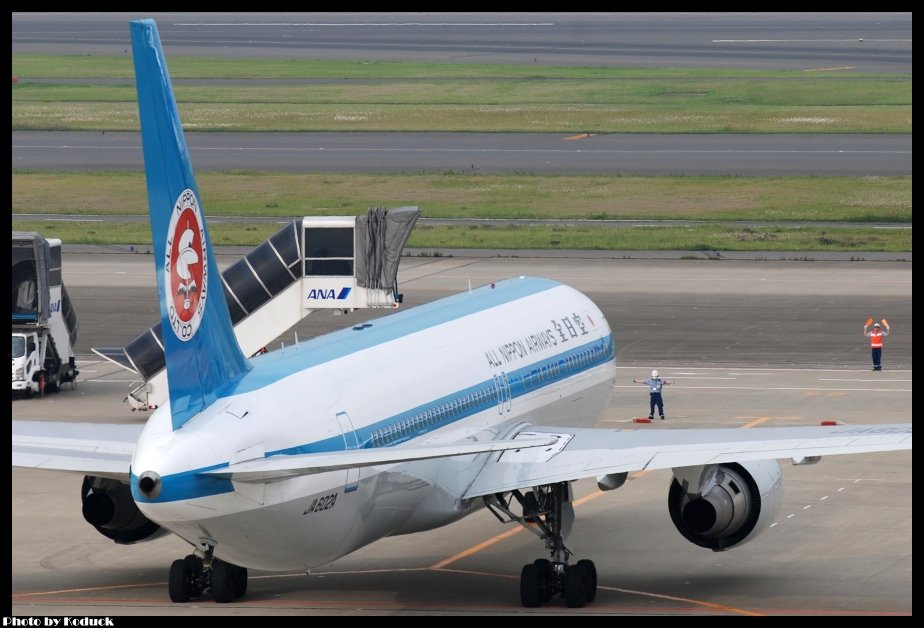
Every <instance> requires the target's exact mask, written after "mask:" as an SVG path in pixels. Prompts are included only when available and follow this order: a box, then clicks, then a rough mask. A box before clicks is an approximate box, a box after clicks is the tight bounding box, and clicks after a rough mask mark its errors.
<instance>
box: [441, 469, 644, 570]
mask: <svg viewBox="0 0 924 628" xmlns="http://www.w3.org/2000/svg"><path fill="white" fill-rule="evenodd" d="M648 473H649V471H639V472H637V473H633V474H632V475H630V476H629V479H630V480H637V479H638V478H641V477H645V476H646V475H648ZM605 494H606V493H604V492H603V491H597V492H596V493H590V494H589V495H585V496H584V497H581V498H580V499H576V500H574V502H573V504H572V505H573V506H574V507H578V506H581V505H583V504H586V503H587V502H589V501H593V500H595V499H597V498H599V497H603V495H605ZM525 529H526V528H524V527H523V526H518V527H516V528H513V529H511V530H507V531H505V532H501V533H500V534H497V535H495V536H492V537H491V538H490V539H487V540H486V541H482V542H481V543H477V544H475V545H472V546H471V547H468V548H466V549H464V550H462V551H461V552H458V553H457V554H453V555H452V556H450V557H449V558H444V559H443V560H441V561H440V562H438V563H435V564H433V565H431V566H430V569H443V568H444V567H446V566H447V565H451V564H452V563H454V562H457V561H460V560H462V559H463V558H467V557H469V556H471V555H472V554H477V553H478V552H480V551H481V550H483V549H486V548H488V547H491V546H492V545H496V544H497V543H500V542H501V541H504V540H506V539H509V538H510V537H512V536H515V535H517V534H519V533H520V532H523V530H525Z"/></svg>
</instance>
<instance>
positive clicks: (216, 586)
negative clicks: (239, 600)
mask: <svg viewBox="0 0 924 628" xmlns="http://www.w3.org/2000/svg"><path fill="white" fill-rule="evenodd" d="M237 569H238V568H237V567H236V566H235V565H232V564H231V563H226V562H225V561H223V560H218V559H217V558H216V559H214V560H212V598H213V599H214V600H215V601H216V602H218V603H219V604H227V603H228V602H230V601H232V600H233V599H234V584H235V580H236V575H237V574H236V573H235V571H236V570H237Z"/></svg>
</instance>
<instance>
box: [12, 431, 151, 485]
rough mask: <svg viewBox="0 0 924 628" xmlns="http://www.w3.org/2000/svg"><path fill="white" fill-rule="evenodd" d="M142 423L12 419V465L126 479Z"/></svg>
mask: <svg viewBox="0 0 924 628" xmlns="http://www.w3.org/2000/svg"><path fill="white" fill-rule="evenodd" d="M143 427H144V426H143V425H117V424H111V425H109V424H104V423H62V422H52V421H13V422H12V438H11V441H12V442H11V445H12V447H11V457H12V464H13V466H14V467H26V468H32V469H47V470H53V471H64V472H69V473H81V474H84V475H96V476H99V477H107V478H115V479H119V480H127V479H128V476H129V471H130V468H131V462H132V455H133V454H134V452H135V444H136V443H137V442H138V437H139V436H140V435H141V430H142V429H143Z"/></svg>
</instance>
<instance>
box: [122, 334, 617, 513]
mask: <svg viewBox="0 0 924 628" xmlns="http://www.w3.org/2000/svg"><path fill="white" fill-rule="evenodd" d="M614 357H615V345H614V343H613V337H612V335H609V336H606V337H605V338H600V339H598V340H595V341H592V342H589V343H585V344H583V345H579V346H576V347H573V348H571V349H569V350H567V351H563V352H561V353H559V354H556V355H554V356H551V357H549V358H546V359H544V360H540V361H538V362H535V363H533V364H529V365H527V366H524V367H522V368H520V369H517V370H515V371H511V372H509V373H507V374H506V378H507V381H508V382H509V393H508V395H509V399H510V400H513V399H516V398H517V397H521V396H524V395H527V394H530V393H533V392H536V391H537V390H540V389H542V388H545V387H546V386H550V385H552V384H555V383H557V382H560V381H562V380H564V379H567V378H568V377H571V376H573V375H576V374H578V373H581V372H584V371H587V370H589V369H591V368H594V367H596V366H600V365H601V364H605V363H606V362H608V361H611V360H613V358H614ZM496 383H497V382H496V380H486V381H483V382H481V383H479V384H476V385H474V386H469V387H467V388H464V389H460V390H459V391H456V392H455V393H452V394H450V395H446V396H444V397H440V398H438V399H435V400H433V401H431V402H429V403H426V404H423V405H420V406H417V407H415V408H411V409H409V410H408V411H407V412H403V413H401V414H399V415H395V416H392V417H388V418H387V419H384V420H382V421H377V422H376V423H373V424H371V425H368V426H364V427H362V428H360V429H358V430H356V435H357V437H358V439H359V442H360V446H361V447H366V448H368V447H379V446H392V445H396V444H399V443H402V442H406V441H408V440H411V439H413V438H418V437H420V436H422V435H424V434H426V433H428V432H431V431H434V430H437V429H440V428H442V427H445V426H447V425H450V424H452V423H454V422H456V421H460V420H462V419H465V418H467V417H469V416H472V415H474V414H476V413H478V412H483V411H485V410H491V409H496V408H497V407H498V406H499V405H500V404H503V403H507V400H506V399H504V398H503V397H502V396H490V395H489V396H488V397H485V398H479V399H478V400H477V401H475V402H473V403H472V404H471V405H469V406H467V407H466V406H455V408H454V409H453V410H451V411H447V412H446V413H445V415H444V416H443V417H440V413H439V412H438V409H439V408H445V407H447V405H449V404H453V403H457V402H460V400H462V399H464V398H465V397H466V396H467V395H472V394H475V393H477V392H479V391H481V390H483V389H485V388H488V389H491V390H492V394H494V393H493V391H495V390H496V388H495V384H496ZM428 413H432V414H429V416H431V417H433V420H432V421H429V422H427V421H421V422H415V421H414V420H413V419H414V417H418V416H425V417H426V416H428ZM402 423H404V425H405V426H406V427H403V428H402V427H401V425H402ZM387 430H396V433H397V438H395V439H394V440H389V439H387V438H386V439H383V440H379V441H378V442H376V439H375V438H374V436H375V434H376V433H383V434H387V433H388V432H387ZM398 430H403V431H398ZM343 449H345V446H344V439H343V437H342V436H340V435H337V436H335V437H332V438H327V439H324V440H321V441H316V442H313V443H307V444H305V445H298V446H295V447H287V448H285V449H279V450H275V451H270V452H267V453H266V456H267V457H269V456H274V455H298V454H310V453H320V452H327V451H341V450H343ZM227 466H228V463H222V464H217V465H212V466H210V467H205V468H201V469H195V470H191V471H184V472H182V473H177V474H173V475H169V476H165V477H163V478H161V482H162V484H161V486H162V488H161V492H160V495H158V497H157V498H156V499H149V498H147V497H145V496H144V495H143V494H142V493H141V492H140V491H139V490H138V488H137V484H138V482H137V480H138V478H137V477H136V476H135V475H134V473H133V474H132V477H131V488H132V496H133V497H134V498H135V500H136V501H139V502H171V501H179V500H187V499H196V498H200V497H208V496H209V495H219V494H222V493H229V492H231V491H233V490H234V488H233V486H232V484H231V481H230V480H226V479H221V478H216V477H213V476H207V475H202V473H203V472H204V471H211V470H213V469H219V468H223V467H227Z"/></svg>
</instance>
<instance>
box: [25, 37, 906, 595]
mask: <svg viewBox="0 0 924 628" xmlns="http://www.w3.org/2000/svg"><path fill="white" fill-rule="evenodd" d="M131 37H132V49H133V54H134V65H135V74H136V84H137V91H138V105H139V115H140V121H141V129H142V140H143V151H144V161H145V171H146V177H147V179H146V180H147V190H148V199H149V207H150V220H151V229H152V236H153V242H154V260H155V266H156V275H157V287H158V295H159V301H160V315H161V322H162V325H163V330H164V332H163V345H164V347H163V348H164V351H165V357H166V368H167V380H168V387H169V402H168V403H165V404H163V405H162V406H161V407H160V408H158V409H157V410H156V411H154V412H153V414H152V415H151V416H150V417H149V418H148V420H147V422H146V423H145V424H144V425H143V426H142V425H132V424H126V425H110V424H106V425H103V424H99V425H96V424H86V423H68V422H54V423H42V422H26V421H14V422H13V427H12V432H13V446H12V459H13V465H14V466H21V467H31V468H41V469H54V470H58V471H63V472H71V473H79V474H82V475H84V476H85V477H84V482H83V486H82V490H81V498H82V509H83V515H84V517H85V518H86V520H87V521H88V522H89V523H90V524H91V525H93V526H94V527H95V528H96V529H97V530H98V531H99V532H100V533H102V534H104V535H105V536H107V537H108V538H110V539H112V540H113V541H115V542H116V543H120V544H130V543H137V542H143V541H149V540H152V539H155V538H157V537H158V536H160V535H163V534H166V533H172V534H175V535H177V536H179V537H180V538H182V539H183V540H185V541H187V542H188V543H189V544H190V546H191V551H190V554H189V555H187V556H185V557H178V558H177V559H176V560H174V561H173V562H172V564H171V565H170V569H169V578H168V593H169V597H170V599H171V600H172V601H173V602H176V603H184V602H188V601H189V600H190V599H192V598H197V597H200V596H202V595H203V594H205V593H207V592H209V593H210V594H211V596H212V598H213V599H214V600H215V601H216V602H220V603H227V602H232V601H233V600H235V599H238V598H241V597H242V596H244V595H245V594H246V591H247V573H248V572H247V570H248V569H261V570H268V571H282V570H303V571H307V570H309V569H311V568H312V567H315V566H318V565H321V564H325V563H329V562H331V561H333V560H335V559H337V558H339V557H342V556H345V555H347V554H349V553H350V552H353V551H355V550H357V549H359V548H361V547H363V546H366V545H368V544H370V543H372V542H373V541H376V540H379V539H382V538H386V537H389V536H394V535H403V534H410V533H414V532H419V531H424V530H431V529H434V528H438V527H441V526H445V525H448V524H450V523H453V522H455V521H458V520H459V519H461V518H463V517H466V516H467V515H470V514H471V513H473V512H476V511H479V510H480V509H482V508H487V509H489V510H490V511H492V512H493V513H494V514H496V515H497V516H498V518H499V519H501V521H502V522H505V523H510V522H516V523H519V524H521V525H524V526H527V527H529V528H530V529H531V530H532V531H534V532H535V533H536V534H537V536H539V537H540V539H541V540H542V541H543V543H544V545H545V550H546V555H547V556H548V558H539V559H537V560H536V561H534V562H532V563H528V564H526V565H525V566H523V568H522V570H521V576H520V585H519V594H520V601H521V603H522V605H523V606H526V607H536V606H540V605H541V604H543V603H545V602H548V601H549V600H551V599H552V598H553V597H556V596H560V597H562V598H564V601H565V603H566V604H567V606H568V607H582V606H584V605H585V604H587V603H589V602H592V601H593V600H594V599H595V597H596V591H597V572H596V567H595V565H594V563H593V561H592V560H590V559H588V558H583V559H581V560H577V561H575V560H574V558H575V557H574V556H573V553H572V552H571V551H570V550H569V549H568V547H567V545H566V540H567V536H568V533H569V531H570V529H571V527H572V524H573V523H574V518H575V517H574V508H573V506H572V488H571V487H572V482H574V481H576V480H580V479H584V478H596V480H597V484H598V487H599V488H600V489H601V490H613V489H616V488H619V487H620V486H621V485H622V484H623V483H624V482H625V481H626V478H627V475H628V473H630V472H635V471H641V470H645V469H647V470H652V469H667V468H670V469H672V470H673V479H672V481H671V484H670V488H669V491H668V496H667V498H668V510H669V514H670V517H671V519H672V521H673V523H674V525H675V527H676V528H677V530H678V532H679V533H680V534H681V535H683V536H684V537H685V538H686V539H687V540H688V541H690V542H691V543H694V544H695V545H698V546H701V547H703V548H708V549H711V550H713V551H725V550H729V549H732V548H734V547H737V546H740V545H742V544H744V543H746V542H748V541H750V540H752V539H754V538H755V537H756V536H757V535H759V534H760V533H761V532H762V531H763V530H764V529H766V528H767V527H768V526H769V525H770V523H771V522H772V521H773V520H774V518H775V516H776V515H777V513H778V511H779V508H780V505H781V502H782V472H781V469H780V465H779V463H778V462H777V460H778V459H785V458H790V459H792V462H793V463H794V464H811V463H814V462H817V461H818V459H819V457H821V456H824V455H834V454H850V453H865V452H877V451H890V450H904V449H911V444H912V433H911V425H910V424H891V425H834V426H825V427H823V426H803V427H779V428H755V429H751V430H747V431H742V430H736V429H662V430H655V431H645V430H618V429H596V428H594V427H593V426H594V425H595V423H596V421H597V419H598V418H599V417H600V416H601V415H602V413H603V411H604V409H605V408H606V406H607V404H608V402H609V399H610V396H611V394H612V392H613V389H614V383H615V381H616V366H615V357H616V344H615V339H614V336H613V333H612V331H611V329H610V327H609V324H608V323H607V321H606V319H605V318H604V316H603V314H602V313H601V311H600V309H599V308H598V307H597V306H596V305H595V304H594V303H593V302H592V301H591V300H590V299H589V298H588V297H586V296H584V295H583V294H581V293H580V292H578V291H577V290H575V289H573V288H571V287H569V286H567V285H563V284H560V283H557V282H555V281H551V280H547V279H543V278H538V277H516V278H511V279H507V280H504V281H499V282H496V283H491V284H488V285H484V286H481V287H478V288H476V289H472V290H469V291H466V292H462V293H460V294H456V295H454V296H450V297H448V298H444V299H441V300H438V301H435V302H432V303H429V304H426V305H421V306H418V307H414V308H411V309H408V310H406V311H402V312H400V313H397V314H392V315H390V316H386V317H384V318H379V319H376V320H374V321H372V322H371V323H366V324H363V325H358V326H355V327H352V328H347V329H344V330H342V331H338V332H335V333H332V334H328V335H324V336H320V337H317V338H314V339H312V340H309V341H307V342H301V343H299V344H298V345H297V346H289V347H285V348H284V349H282V350H279V351H274V352H270V353H265V354H263V355H258V356H255V357H252V358H247V357H245V356H244V354H243V353H242V352H241V349H240V347H239V345H238V343H237V341H236V339H235V336H234V331H233V329H232V326H231V322H230V317H229V314H228V308H227V304H226V302H225V297H224V294H223V291H222V289H221V281H220V274H219V272H218V268H217V265H216V262H215V256H214V254H213V251H212V246H211V241H210V238H209V235H208V230H207V226H206V222H205V219H204V212H203V210H202V207H201V205H200V202H199V198H200V195H199V191H198V188H197V187H196V183H195V180H194V176H193V170H192V167H191V163H190V159H189V153H188V150H187V146H186V141H185V137H184V134H183V130H182V127H181V124H180V117H179V114H178V110H177V107H176V102H175V99H174V96H173V90H172V86H171V82H170V78H169V74H168V72H167V65H166V61H165V57H164V52H163V49H162V46H161V43H160V38H159V34H158V30H157V26H156V24H155V22H154V21H153V20H138V21H133V22H131ZM193 281H194V282H195V285H196V289H195V290H180V289H179V288H180V287H181V286H183V287H186V286H189V285H191V283H190V282H193Z"/></svg>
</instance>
